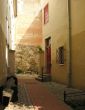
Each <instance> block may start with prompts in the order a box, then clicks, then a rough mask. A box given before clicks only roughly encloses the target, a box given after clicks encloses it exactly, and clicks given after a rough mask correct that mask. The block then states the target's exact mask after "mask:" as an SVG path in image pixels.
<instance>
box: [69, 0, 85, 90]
mask: <svg viewBox="0 0 85 110" xmlns="http://www.w3.org/2000/svg"><path fill="white" fill-rule="evenodd" d="M71 8H72V13H71V16H72V84H73V86H74V87H78V88H83V89H84V88H85V83H84V82H85V11H84V10H85V0H82V1H81V0H77V1H76V0H72V2H71Z"/></svg>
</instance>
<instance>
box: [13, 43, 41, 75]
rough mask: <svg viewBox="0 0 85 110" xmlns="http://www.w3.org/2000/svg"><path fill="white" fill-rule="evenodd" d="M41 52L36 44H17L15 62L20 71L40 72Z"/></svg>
mask: <svg viewBox="0 0 85 110" xmlns="http://www.w3.org/2000/svg"><path fill="white" fill-rule="evenodd" d="M39 58H40V57H39V53H38V49H37V47H35V46H26V45H17V46H16V52H15V64H16V70H17V72H18V73H28V72H31V73H33V72H38V68H39V62H40V61H39Z"/></svg>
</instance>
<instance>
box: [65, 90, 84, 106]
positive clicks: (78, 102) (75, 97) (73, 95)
mask: <svg viewBox="0 0 85 110" xmlns="http://www.w3.org/2000/svg"><path fill="white" fill-rule="evenodd" d="M64 102H65V103H67V104H68V105H70V106H72V107H73V108H74V107H75V108H76V107H80V106H85V91H70V92H69V91H64Z"/></svg>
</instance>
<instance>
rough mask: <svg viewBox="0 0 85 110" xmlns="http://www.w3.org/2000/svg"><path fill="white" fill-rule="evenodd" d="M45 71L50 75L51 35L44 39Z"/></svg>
mask: <svg viewBox="0 0 85 110" xmlns="http://www.w3.org/2000/svg"><path fill="white" fill-rule="evenodd" d="M45 61H46V62H45V63H46V73H47V74H49V75H51V37H48V38H47V39H45Z"/></svg>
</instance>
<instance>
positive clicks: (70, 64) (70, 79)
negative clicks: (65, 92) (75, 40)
mask: <svg viewBox="0 0 85 110" xmlns="http://www.w3.org/2000/svg"><path fill="white" fill-rule="evenodd" d="M71 24H72V22H71V0H68V87H71V86H72V56H71V55H72V52H71V48H72V39H71V38H72V26H71Z"/></svg>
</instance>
